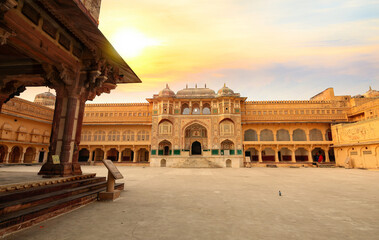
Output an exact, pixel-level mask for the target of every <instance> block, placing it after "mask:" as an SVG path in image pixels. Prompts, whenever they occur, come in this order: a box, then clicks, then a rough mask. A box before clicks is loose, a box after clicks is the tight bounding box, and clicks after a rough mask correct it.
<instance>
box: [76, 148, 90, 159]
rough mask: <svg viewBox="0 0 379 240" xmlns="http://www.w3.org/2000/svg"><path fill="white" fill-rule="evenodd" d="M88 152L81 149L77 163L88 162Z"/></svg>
mask: <svg viewBox="0 0 379 240" xmlns="http://www.w3.org/2000/svg"><path fill="white" fill-rule="evenodd" d="M88 159H89V151H88V150H87V149H86V148H83V149H81V150H80V151H79V159H78V161H79V162H88Z"/></svg>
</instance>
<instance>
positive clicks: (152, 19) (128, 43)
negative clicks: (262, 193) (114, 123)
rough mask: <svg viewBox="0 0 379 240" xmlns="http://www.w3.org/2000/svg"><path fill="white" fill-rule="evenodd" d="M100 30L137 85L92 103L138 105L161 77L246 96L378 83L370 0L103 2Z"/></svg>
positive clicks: (349, 91)
mask: <svg viewBox="0 0 379 240" xmlns="http://www.w3.org/2000/svg"><path fill="white" fill-rule="evenodd" d="M99 28H100V30H101V31H102V32H103V33H104V35H105V36H106V37H107V38H108V39H109V41H110V42H111V43H112V44H113V45H114V47H115V48H116V50H117V51H118V52H119V53H120V55H121V56H122V57H123V58H124V59H125V61H126V62H127V63H128V64H129V66H130V67H131V68H132V69H133V70H134V72H135V73H136V74H137V75H138V76H139V77H140V79H141V80H142V83H139V84H120V85H118V87H117V88H116V89H115V90H113V91H112V92H111V93H110V94H102V95H101V96H100V97H97V98H95V100H94V101H93V102H94V103H115V102H116V103H117V102H145V101H146V100H145V99H146V98H148V97H152V95H153V94H157V93H158V92H159V91H160V90H162V89H163V88H164V87H165V86H166V83H167V84H168V85H169V86H170V88H171V89H172V90H174V91H175V92H176V91H178V90H180V89H183V88H185V86H186V84H188V86H189V87H194V86H195V84H197V85H198V87H203V86H204V84H207V87H209V88H211V89H213V90H215V91H217V90H218V89H220V88H221V87H222V86H223V85H224V83H225V84H226V85H227V86H228V87H230V88H231V89H233V90H234V91H235V92H238V93H240V94H241V96H244V97H248V100H304V99H309V98H311V97H312V96H314V95H316V94H317V93H319V92H321V91H323V90H325V89H326V88H329V87H333V88H334V92H335V94H336V95H357V94H362V93H364V92H366V91H367V90H368V88H369V86H371V87H372V88H373V89H376V90H379V0H345V1H342V0H333V1H330V0H318V1H304V0H208V1H200V0H175V1H163V0H138V1H131V0H103V1H102V3H101V11H100V25H99ZM42 91H45V90H44V89H41V88H34V89H33V88H29V89H28V90H27V91H26V93H25V94H22V95H21V97H24V98H27V99H29V100H33V99H34V95H35V94H37V93H40V92H42ZM33 94H34V95H33Z"/></svg>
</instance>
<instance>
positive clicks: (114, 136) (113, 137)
mask: <svg viewBox="0 0 379 240" xmlns="http://www.w3.org/2000/svg"><path fill="white" fill-rule="evenodd" d="M108 141H120V132H119V131H116V130H113V131H110V132H109V133H108Z"/></svg>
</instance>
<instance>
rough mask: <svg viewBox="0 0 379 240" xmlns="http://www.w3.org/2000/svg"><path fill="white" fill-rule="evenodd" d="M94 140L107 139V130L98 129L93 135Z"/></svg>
mask: <svg viewBox="0 0 379 240" xmlns="http://www.w3.org/2000/svg"><path fill="white" fill-rule="evenodd" d="M93 140H94V141H105V131H96V132H95V134H94V135H93Z"/></svg>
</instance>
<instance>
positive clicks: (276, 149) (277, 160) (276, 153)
mask: <svg viewBox="0 0 379 240" xmlns="http://www.w3.org/2000/svg"><path fill="white" fill-rule="evenodd" d="M274 151H275V162H279V156H278V152H279V151H278V148H275V150H274Z"/></svg>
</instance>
